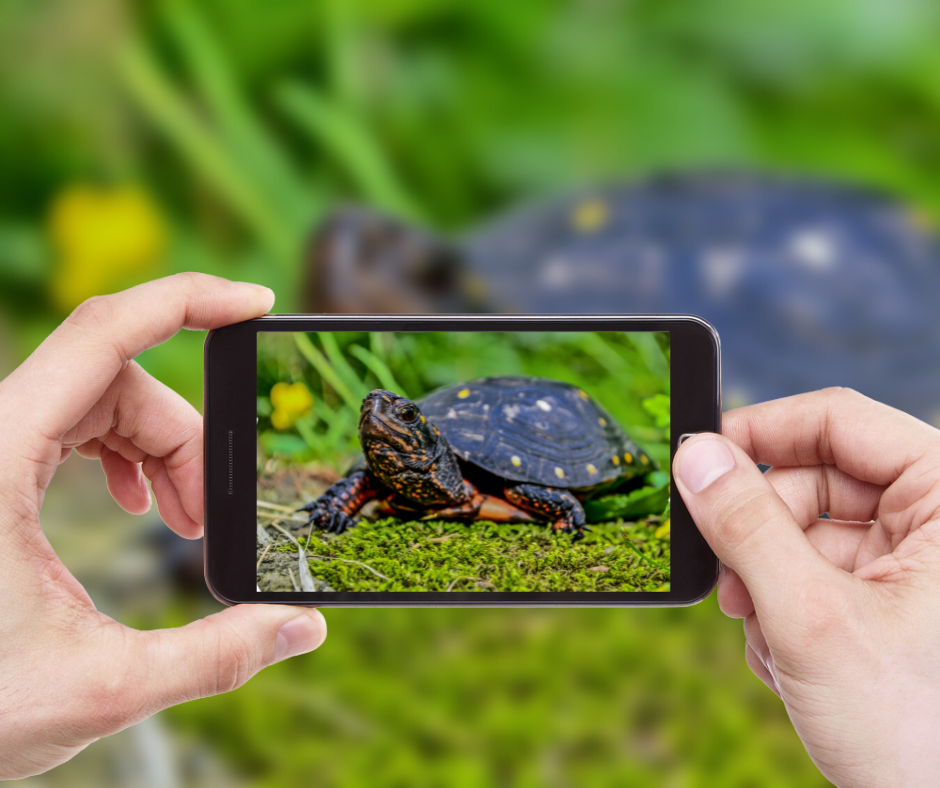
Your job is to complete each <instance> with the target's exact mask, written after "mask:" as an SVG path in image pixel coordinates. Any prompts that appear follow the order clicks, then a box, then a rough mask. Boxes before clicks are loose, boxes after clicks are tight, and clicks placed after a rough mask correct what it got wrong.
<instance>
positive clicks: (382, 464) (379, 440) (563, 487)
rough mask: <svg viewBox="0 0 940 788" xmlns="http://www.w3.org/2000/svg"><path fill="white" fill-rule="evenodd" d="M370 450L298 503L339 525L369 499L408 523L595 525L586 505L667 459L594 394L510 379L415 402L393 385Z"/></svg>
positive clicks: (373, 421)
mask: <svg viewBox="0 0 940 788" xmlns="http://www.w3.org/2000/svg"><path fill="white" fill-rule="evenodd" d="M359 442H360V445H361V447H362V450H363V458H362V459H361V460H360V461H358V462H357V463H355V464H354V465H353V467H352V468H351V469H350V472H349V473H348V474H347V475H346V476H345V477H344V478H343V479H340V480H339V481H338V482H336V483H335V484H333V485H332V486H331V487H330V488H329V489H327V490H326V492H324V493H323V494H322V495H321V496H320V497H319V498H317V499H316V500H315V501H311V502H310V503H309V504H307V505H306V506H304V507H302V508H301V509H299V510H298V511H306V512H309V513H310V516H309V519H308V520H307V524H308V525H311V524H312V525H313V526H315V527H317V528H320V529H322V530H325V531H328V532H332V533H342V532H343V531H345V530H347V529H348V528H350V527H351V526H352V525H353V522H354V521H353V517H354V516H355V515H356V514H357V513H358V512H359V510H360V509H361V508H362V507H363V506H364V505H365V504H366V503H367V502H369V501H371V500H380V501H382V502H384V504H385V510H386V511H390V512H393V513H395V514H398V515H404V516H407V517H409V518H411V519H414V517H416V516H420V517H423V518H425V519H432V518H433V519H438V518H444V519H460V520H477V519H479V520H493V521H496V522H533V521H548V522H550V523H551V524H552V528H553V529H554V530H555V531H558V532H562V533H571V534H573V539H574V541H577V540H580V539H582V538H583V537H584V532H585V531H587V530H589V529H588V527H587V524H586V519H585V514H584V509H583V508H582V506H581V502H582V501H584V500H586V499H587V498H589V497H591V496H593V495H596V494H598V493H600V492H602V491H605V490H609V489H611V488H612V487H614V486H617V485H618V484H620V483H623V482H626V481H627V480H630V479H633V478H634V477H640V476H643V475H645V474H646V473H647V472H650V471H653V470H655V469H656V468H657V467H658V466H657V465H656V463H655V462H654V461H653V460H652V459H651V458H650V456H649V455H648V454H647V453H646V452H645V451H643V449H641V448H640V447H639V446H638V445H637V444H636V443H634V442H633V440H631V439H630V438H629V437H628V436H627V434H626V432H624V430H623V428H622V427H620V425H618V424H617V422H616V421H615V420H614V418H613V417H612V416H611V415H610V414H609V413H608V412H607V411H606V410H605V409H604V408H603V407H602V406H601V405H600V404H599V403H598V402H597V401H596V400H594V399H593V398H592V397H591V396H590V395H589V394H588V393H587V392H585V391H584V390H583V389H581V388H578V387H577V386H574V385H572V384H570V383H563V382H561V381H557V380H551V379H548V378H537V377H527V376H518V375H504V376H496V377H487V378H479V379H477V380H471V381H466V382H461V383H457V384H454V385H451V386H447V387H446V388H442V389H438V390H437V391H434V392H432V393H431V394H429V395H427V396H425V397H423V398H422V399H419V400H417V401H412V400H410V399H408V398H407V397H404V396H401V395H399V394H396V393H394V392H392V391H387V390H385V389H375V390H373V391H371V392H370V393H369V394H368V395H367V396H366V397H365V399H364V400H363V401H362V408H361V411H360V418H359Z"/></svg>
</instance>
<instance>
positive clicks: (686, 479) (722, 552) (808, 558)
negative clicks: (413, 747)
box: [673, 433, 835, 613]
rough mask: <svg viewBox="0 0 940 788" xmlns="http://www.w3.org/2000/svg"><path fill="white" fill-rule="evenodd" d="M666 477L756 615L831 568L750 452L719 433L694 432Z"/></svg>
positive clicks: (817, 578) (779, 603)
mask: <svg viewBox="0 0 940 788" xmlns="http://www.w3.org/2000/svg"><path fill="white" fill-rule="evenodd" d="M673 470H674V473H673V477H674V479H675V482H676V486H677V488H678V490H679V494H680V495H681V496H682V500H683V501H684V502H685V504H686V506H687V507H688V509H689V512H690V514H691V515H692V519H693V520H695V523H696V525H697V526H698V528H699V530H700V531H701V532H702V535H703V536H704V537H705V540H706V541H707V542H708V544H709V545H710V546H711V548H712V550H714V551H715V554H716V555H717V556H718V557H719V558H720V559H721V560H722V562H724V563H725V564H727V565H728V566H730V567H731V568H732V569H734V570H735V571H736V572H737V573H738V575H739V576H740V577H741V579H742V580H743V581H744V584H745V585H746V586H747V589H748V591H749V592H750V594H751V598H752V599H753V600H754V604H755V607H757V609H758V612H759V613H762V608H763V609H764V610H767V609H768V608H774V607H776V608H778V609H779V608H780V607H781V606H782V605H783V604H784V603H785V602H786V601H787V600H788V599H793V598H794V597H795V596H797V595H796V594H795V593H794V590H795V589H799V588H806V587H808V586H807V585H806V584H804V581H805V583H809V582H811V581H815V582H818V580H819V578H820V576H821V575H822V574H823V573H826V572H833V571H835V567H834V566H833V565H832V564H830V563H829V562H828V561H827V560H826V559H825V558H824V557H823V556H822V554H821V553H820V552H819V551H818V550H817V549H816V548H815V547H814V546H813V545H812V544H811V543H810V541H809V540H808V539H807V538H806V534H805V533H804V532H803V529H802V528H801V527H800V525H799V523H797V521H796V520H795V519H794V518H793V515H792V513H791V512H790V509H789V507H787V505H786V504H785V503H784V502H783V500H782V499H781V498H780V496H779V495H778V494H777V491H776V490H775V489H774V488H773V487H772V486H771V484H770V482H769V481H768V480H767V479H766V478H764V475H763V474H762V473H761V472H760V469H759V468H758V467H757V466H756V465H755V464H754V462H753V461H752V460H751V458H750V457H748V455H747V454H746V453H745V452H744V451H743V450H742V449H741V448H740V447H738V446H737V445H735V444H734V443H733V442H732V441H730V440H728V439H727V438H725V437H723V436H721V435H715V434H711V433H708V434H703V435H696V436H694V437H692V438H689V439H688V440H687V441H684V442H683V443H682V445H681V446H680V447H679V449H678V451H676V456H675V459H674V461H673Z"/></svg>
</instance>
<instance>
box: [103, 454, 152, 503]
mask: <svg viewBox="0 0 940 788" xmlns="http://www.w3.org/2000/svg"><path fill="white" fill-rule="evenodd" d="M101 467H102V469H103V470H104V474H105V477H106V478H107V480H108V492H110V493H111V497H112V498H114V500H115V501H117V504H118V506H120V507H121V508H122V509H123V510H124V511H125V512H128V513H130V514H146V513H147V512H149V511H150V506H151V504H152V503H153V502H152V500H151V499H150V490H148V489H147V481H146V479H144V474H143V471H142V470H141V468H140V464H139V463H136V462H131V461H130V460H127V459H125V458H124V457H122V456H121V455H120V454H118V453H117V452H115V451H111V450H110V449H108V448H107V447H104V450H103V452H102V454H101Z"/></svg>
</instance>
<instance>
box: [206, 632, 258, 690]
mask: <svg viewBox="0 0 940 788" xmlns="http://www.w3.org/2000/svg"><path fill="white" fill-rule="evenodd" d="M214 637H215V638H216V643H215V651H216V655H217V665H218V669H217V671H216V672H215V674H214V675H211V676H210V680H209V686H207V687H206V689H207V692H206V693H205V694H206V695H220V694H222V693H225V692H231V691H232V690H234V689H238V688H239V687H241V686H242V685H243V684H244V683H245V682H246V681H248V679H250V678H251V677H252V676H253V675H254V674H255V672H256V670H257V666H258V653H257V647H256V646H255V644H253V643H252V642H250V641H249V640H248V639H247V638H245V637H242V636H241V635H239V634H238V633H237V632H235V633H223V632H221V631H216V632H215V633H214Z"/></svg>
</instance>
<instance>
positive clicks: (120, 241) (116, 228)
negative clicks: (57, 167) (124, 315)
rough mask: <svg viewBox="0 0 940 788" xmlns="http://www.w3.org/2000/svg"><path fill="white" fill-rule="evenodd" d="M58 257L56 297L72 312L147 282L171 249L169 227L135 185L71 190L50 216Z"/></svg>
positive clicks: (59, 198)
mask: <svg viewBox="0 0 940 788" xmlns="http://www.w3.org/2000/svg"><path fill="white" fill-rule="evenodd" d="M49 234H50V236H51V238H52V243H53V245H54V246H55V248H56V252H57V254H58V258H59V260H58V266H57V270H56V273H55V276H54V278H53V281H52V298H53V300H54V302H55V304H56V305H57V306H59V307H60V308H61V309H63V310H64V311H67V312H70V311H71V310H72V309H74V308H75V307H76V306H78V304H80V303H81V302H82V301H84V300H85V299H86V298H90V297H91V296H94V295H102V294H105V293H112V292H114V291H115V290H118V289H121V288H122V287H125V286H127V285H129V284H134V283H136V282H140V281H142V280H144V279H147V278H148V277H149V275H150V274H152V273H153V271H154V269H155V268H156V266H157V264H158V263H159V261H160V258H161V257H162V255H163V251H164V249H165V247H166V235H167V234H166V227H165V224H164V222H163V219H162V217H161V216H160V213H159V212H158V210H157V208H156V206H155V205H154V204H153V202H152V200H151V199H150V197H149V196H148V195H147V194H146V193H145V192H143V191H142V190H141V189H139V188H136V187H133V186H119V187H112V188H103V187H94V186H71V187H69V188H67V189H65V190H63V191H62V192H60V193H59V195H58V196H57V197H56V198H55V200H54V201H53V203H52V206H51V208H50V211H49Z"/></svg>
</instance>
